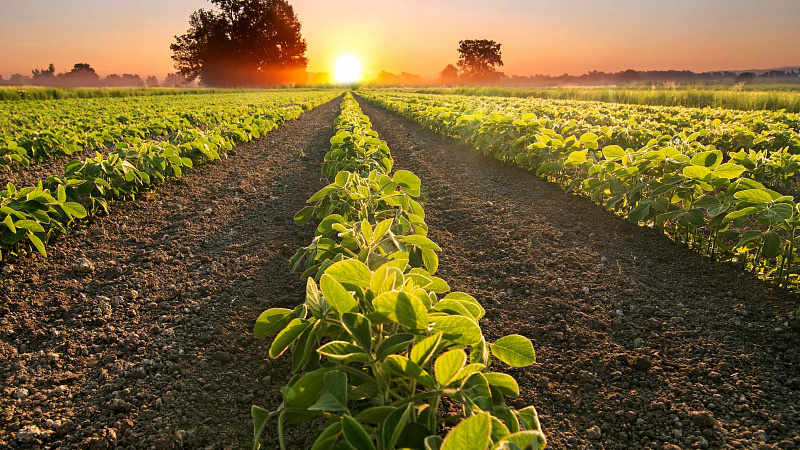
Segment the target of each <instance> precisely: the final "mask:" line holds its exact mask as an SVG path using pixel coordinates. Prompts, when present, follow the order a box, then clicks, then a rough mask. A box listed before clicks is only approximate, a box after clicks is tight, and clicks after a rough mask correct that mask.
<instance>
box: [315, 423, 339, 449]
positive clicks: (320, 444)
mask: <svg viewBox="0 0 800 450" xmlns="http://www.w3.org/2000/svg"><path fill="white" fill-rule="evenodd" d="M341 433H342V423H341V422H334V423H332V424H330V426H328V428H325V430H323V431H322V433H320V435H319V437H318V438H317V440H316V441H314V445H313V446H311V450H332V449H333V448H334V445H336V441H337V440H339V434H341Z"/></svg>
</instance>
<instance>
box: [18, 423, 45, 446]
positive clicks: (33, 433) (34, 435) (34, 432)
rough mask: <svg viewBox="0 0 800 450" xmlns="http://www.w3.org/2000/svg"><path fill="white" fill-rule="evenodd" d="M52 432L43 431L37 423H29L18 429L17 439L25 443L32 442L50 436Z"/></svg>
mask: <svg viewBox="0 0 800 450" xmlns="http://www.w3.org/2000/svg"><path fill="white" fill-rule="evenodd" d="M49 434H50V432H47V431H42V430H41V429H40V428H39V427H37V426H36V425H28V426H26V427H23V428H21V429H20V430H19V431H17V440H18V441H19V442H23V443H32V442H34V441H35V440H37V439H39V438H41V437H43V436H48V435H49Z"/></svg>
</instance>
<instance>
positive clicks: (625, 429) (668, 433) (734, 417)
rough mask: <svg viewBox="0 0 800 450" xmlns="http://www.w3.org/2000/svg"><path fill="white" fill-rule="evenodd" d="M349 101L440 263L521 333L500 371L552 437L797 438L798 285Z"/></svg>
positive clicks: (496, 324)
mask: <svg viewBox="0 0 800 450" xmlns="http://www.w3.org/2000/svg"><path fill="white" fill-rule="evenodd" d="M361 104H362V107H363V109H364V111H365V113H366V114H368V115H369V116H370V118H371V120H372V123H373V128H374V129H375V130H376V131H377V132H378V133H379V134H380V137H381V138H382V139H385V140H386V141H387V143H388V145H389V148H390V149H391V150H392V154H393V156H394V158H395V163H396V164H395V167H396V168H397V169H401V168H402V169H408V170H411V171H413V172H415V173H416V174H417V175H419V177H420V178H421V180H422V183H423V187H424V189H425V191H424V195H426V196H427V198H426V202H427V203H426V208H425V211H426V213H427V217H426V221H427V222H428V224H429V226H430V235H431V237H432V239H433V240H434V241H436V242H437V243H438V244H439V245H440V246H441V247H442V250H443V251H442V253H441V264H440V272H441V276H442V277H443V278H445V279H446V280H448V282H449V283H450V285H451V287H452V288H454V289H458V290H463V291H466V292H469V293H471V294H473V295H475V296H476V297H477V298H478V299H479V300H480V301H482V302H483V303H484V305H485V306H486V309H487V316H486V318H485V319H484V320H483V321H482V324H483V326H484V328H485V329H486V330H487V334H488V335H489V336H491V337H492V338H497V337H499V336H501V335H505V334H509V333H520V334H523V335H525V336H527V337H528V338H531V339H532V340H533V342H534V346H535V349H536V351H537V355H538V361H537V363H536V364H535V365H534V366H532V367H530V368H526V369H511V368H507V367H506V368H504V369H505V370H507V371H508V372H509V373H511V374H513V375H514V376H515V377H516V378H517V379H518V380H519V381H520V386H521V392H522V395H521V397H520V398H519V399H518V400H515V401H514V404H515V405H516V406H524V405H528V404H533V405H535V406H536V408H537V409H538V410H539V413H540V415H541V416H540V418H541V420H542V424H543V426H544V427H545V431H546V433H547V436H548V439H549V442H550V446H551V448H587V447H588V448H620V449H622V448H626V449H627V448H679V447H680V448H687V447H689V448H691V447H698V448H706V447H708V448H719V447H722V446H726V445H727V446H730V447H732V448H754V446H755V447H756V448H758V447H766V448H770V447H772V446H775V447H780V448H795V446H800V411H798V404H797V402H796V399H797V395H798V393H799V392H800V351H799V350H800V333H799V332H800V324H798V323H797V322H796V321H794V320H791V319H790V317H791V315H792V314H793V312H794V309H795V308H796V307H797V304H798V302H800V300H799V299H798V297H797V296H796V295H792V294H787V293H785V292H783V291H781V290H780V289H778V288H776V287H774V286H770V285H767V284H765V283H763V282H761V281H759V280H758V279H756V278H755V277H753V276H751V275H749V274H747V273H744V272H742V271H741V270H739V269H738V268H736V267H733V266H731V265H727V264H722V263H715V262H714V261H711V260H709V259H707V258H703V257H700V256H698V255H697V254H695V253H693V252H691V251H690V250H688V249H686V248H683V247H680V246H678V245H675V244H674V243H673V242H671V241H669V240H668V239H667V238H666V237H665V236H663V235H661V234H659V233H658V232H656V231H654V230H649V229H646V228H642V227H638V226H635V225H633V224H629V223H627V222H626V221H624V220H622V219H620V218H618V217H615V216H614V215H613V214H611V213H609V212H606V211H604V210H603V209H602V208H600V207H596V206H594V205H592V204H591V203H589V202H587V201H586V200H584V199H582V198H579V197H576V196H573V195H569V194H566V193H564V192H563V191H562V190H561V189H560V188H559V187H558V186H555V185H552V184H549V183H547V182H544V181H542V180H540V179H538V178H536V177H535V176H534V175H533V174H531V173H528V172H525V171H523V170H520V169H517V168H515V167H513V166H511V165H509V164H502V163H500V162H497V161H495V160H493V159H490V158H486V157H483V156H482V155H480V154H478V153H476V152H473V151H472V150H471V149H469V148H468V147H467V146H465V145H461V144H459V143H457V142H455V141H452V140H447V139H444V138H441V137H439V136H438V135H435V134H433V133H432V132H430V131H428V130H426V129H423V128H422V127H421V126H419V125H417V124H415V123H413V122H411V121H409V120H406V119H403V118H401V117H399V116H397V115H394V114H392V113H389V112H388V111H386V110H383V109H380V108H376V107H373V106H370V105H369V104H367V103H366V102H364V101H361Z"/></svg>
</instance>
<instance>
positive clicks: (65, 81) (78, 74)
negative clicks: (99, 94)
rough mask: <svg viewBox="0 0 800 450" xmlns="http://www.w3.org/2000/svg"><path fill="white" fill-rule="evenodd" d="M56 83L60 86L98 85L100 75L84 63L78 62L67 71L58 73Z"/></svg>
mask: <svg viewBox="0 0 800 450" xmlns="http://www.w3.org/2000/svg"><path fill="white" fill-rule="evenodd" d="M58 84H59V85H62V86H98V85H99V84H100V76H99V75H97V72H95V70H94V69H93V68H92V66H90V65H89V64H86V63H78V64H75V65H74V66H73V67H72V70H70V71H69V72H67V73H63V74H60V75H58Z"/></svg>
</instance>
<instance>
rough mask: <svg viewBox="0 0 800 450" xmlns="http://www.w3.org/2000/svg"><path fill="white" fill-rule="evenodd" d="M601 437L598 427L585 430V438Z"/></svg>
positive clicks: (601, 432) (601, 433) (594, 426)
mask: <svg viewBox="0 0 800 450" xmlns="http://www.w3.org/2000/svg"><path fill="white" fill-rule="evenodd" d="M602 435H603V431H602V430H600V427H598V426H597V425H593V426H592V427H591V428H589V429H588V430H586V437H588V438H589V439H600V436H602Z"/></svg>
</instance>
